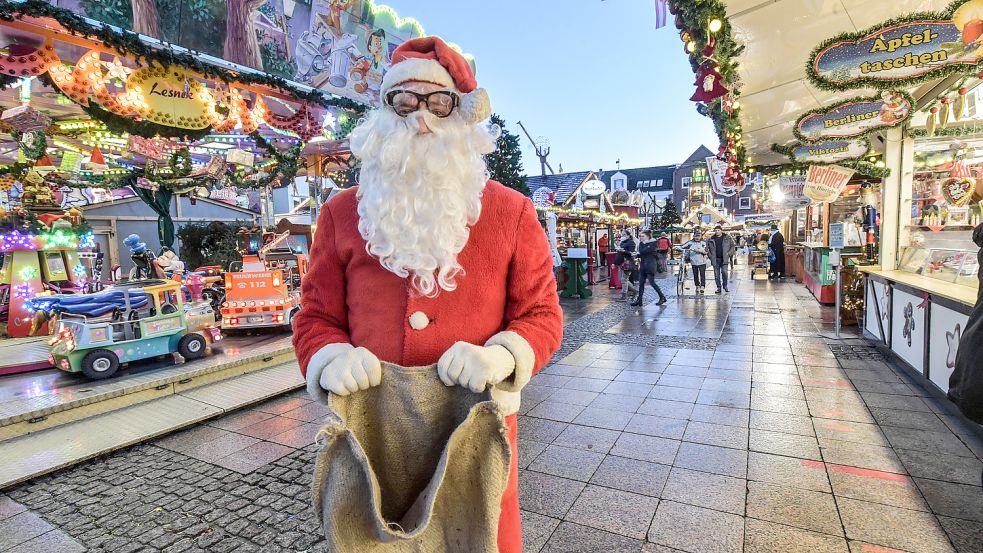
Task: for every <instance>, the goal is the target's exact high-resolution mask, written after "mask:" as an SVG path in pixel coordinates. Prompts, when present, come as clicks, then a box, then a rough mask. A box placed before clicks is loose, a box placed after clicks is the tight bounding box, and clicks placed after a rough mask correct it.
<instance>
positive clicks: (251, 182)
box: [228, 131, 304, 188]
mask: <svg viewBox="0 0 983 553" xmlns="http://www.w3.org/2000/svg"><path fill="white" fill-rule="evenodd" d="M249 137H250V138H252V139H253V141H254V142H255V143H256V147H257V148H262V149H263V150H266V155H267V156H268V157H269V158H270V159H271V160H273V164H274V165H273V167H272V168H271V169H272V170H271V171H269V172H268V173H267V174H265V175H262V176H260V177H257V178H249V177H248V176H244V175H241V174H240V173H238V172H237V171H232V172H231V173H229V175H228V179H229V182H231V183H232V184H233V185H234V186H235V187H236V188H266V187H269V186H272V187H276V186H277V185H279V184H283V183H289V182H292V181H293V180H294V177H295V176H297V171H299V170H300V159H301V154H303V152H304V142H298V143H297V144H294V145H293V146H291V147H290V149H289V150H287V151H286V152H281V151H280V150H277V149H276V146H274V145H273V144H271V143H270V142H269V141H268V140H266V139H265V138H263V135H261V134H259V131H254V132H252V133H251V134H250V135H249ZM259 173H260V172H259V171H256V172H254V173H252V175H257V174H259Z"/></svg>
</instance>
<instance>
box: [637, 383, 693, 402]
mask: <svg viewBox="0 0 983 553" xmlns="http://www.w3.org/2000/svg"><path fill="white" fill-rule="evenodd" d="M699 395H700V391H699V390H696V389H693V388H679V387H676V386H660V385H657V386H654V387H653V388H652V390H651V391H650V392H649V396H648V397H650V398H653V399H665V400H669V401H682V402H685V403H696V398H697V396H699Z"/></svg>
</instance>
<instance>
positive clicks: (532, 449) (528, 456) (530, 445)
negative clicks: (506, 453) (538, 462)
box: [516, 438, 549, 469]
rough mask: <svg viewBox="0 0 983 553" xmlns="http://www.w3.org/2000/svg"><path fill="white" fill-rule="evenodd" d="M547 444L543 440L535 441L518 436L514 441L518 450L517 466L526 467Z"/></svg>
mask: <svg viewBox="0 0 983 553" xmlns="http://www.w3.org/2000/svg"><path fill="white" fill-rule="evenodd" d="M548 445H549V444H545V443H543V442H537V441H536V440H527V439H524V438H519V439H518V440H517V443H516V446H517V447H518V450H519V460H518V462H519V468H523V469H524V468H527V467H528V466H529V463H532V462H533V460H534V459H535V458H536V457H537V456H539V454H540V453H542V452H543V450H545V449H546V446H548Z"/></svg>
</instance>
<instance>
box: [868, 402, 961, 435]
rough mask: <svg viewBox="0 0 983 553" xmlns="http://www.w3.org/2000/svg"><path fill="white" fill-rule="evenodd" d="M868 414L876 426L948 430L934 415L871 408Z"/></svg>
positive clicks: (937, 430)
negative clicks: (871, 416) (872, 417)
mask: <svg viewBox="0 0 983 553" xmlns="http://www.w3.org/2000/svg"><path fill="white" fill-rule="evenodd" d="M870 414H871V415H873V416H874V420H876V421H877V424H880V425H882V426H900V427H902V428H914V429H917V430H929V431H933V432H946V431H947V430H948V429H947V427H946V425H945V423H944V422H942V420H941V419H940V418H939V416H938V415H936V414H935V413H923V412H920V411H903V410H898V409H886V408H883V407H871V408H870Z"/></svg>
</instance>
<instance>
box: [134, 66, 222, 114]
mask: <svg viewBox="0 0 983 553" xmlns="http://www.w3.org/2000/svg"><path fill="white" fill-rule="evenodd" d="M126 90H127V93H128V94H133V95H136V97H137V98H138V99H139V100H140V101H139V102H137V103H136V105H137V110H138V111H139V112H140V115H141V116H142V117H143V118H144V119H147V120H148V121H153V122H154V123H160V124H162V125H168V126H171V127H177V128H179V129H204V128H205V127H207V126H208V125H209V119H208V112H207V109H206V106H207V102H206V100H205V98H204V94H203V93H204V87H203V86H202V84H201V83H200V82H199V81H198V80H196V79H194V78H193V77H191V76H188V75H186V73H185V72H184V70H182V69H177V68H174V67H168V68H161V67H145V68H143V69H138V70H136V71H134V72H133V73H132V74H130V76H129V78H128V79H127V80H126Z"/></svg>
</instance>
